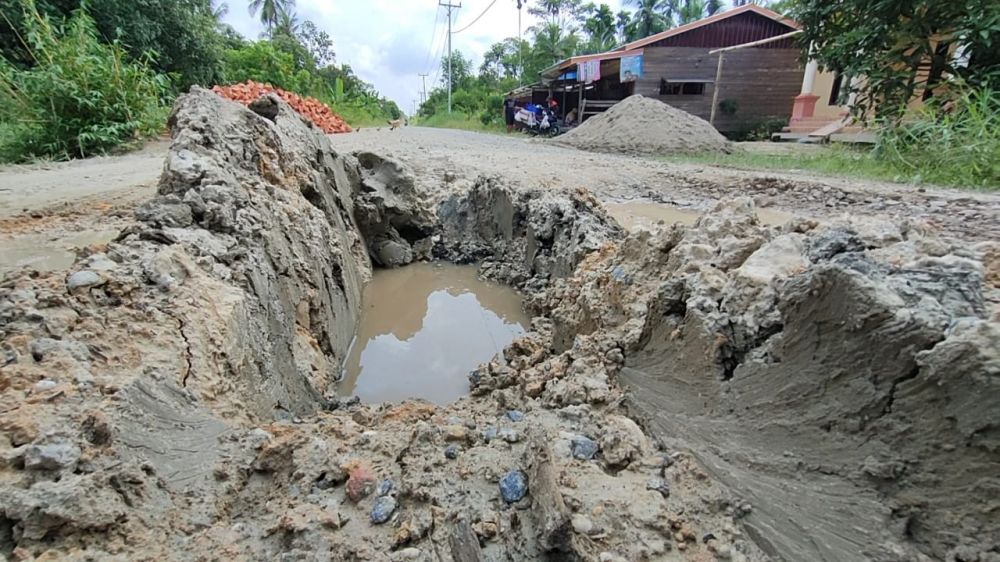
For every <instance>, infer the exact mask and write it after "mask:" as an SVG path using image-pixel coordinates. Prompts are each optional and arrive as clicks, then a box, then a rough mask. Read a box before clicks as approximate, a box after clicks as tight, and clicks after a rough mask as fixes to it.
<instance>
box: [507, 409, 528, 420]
mask: <svg viewBox="0 0 1000 562" xmlns="http://www.w3.org/2000/svg"><path fill="white" fill-rule="evenodd" d="M507 419H509V420H510V421H512V422H519V421H521V420H523V419H524V412H522V411H520V410H508V411H507Z"/></svg>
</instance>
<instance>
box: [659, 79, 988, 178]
mask: <svg viewBox="0 0 1000 562" xmlns="http://www.w3.org/2000/svg"><path fill="white" fill-rule="evenodd" d="M893 123H894V124H893V126H888V127H885V128H884V129H882V132H881V134H880V136H879V141H878V144H877V145H876V146H875V147H874V148H871V147H851V146H846V145H833V146H822V147H819V146H817V147H810V149H809V150H794V149H793V150H790V151H788V152H781V151H779V152H775V153H761V152H758V151H753V150H748V151H736V152H734V153H733V154H722V155H717V154H712V155H696V156H678V157H673V158H671V159H672V160H677V161H694V162H698V163H703V164H713V165H718V166H728V167H738V168H753V169H766V170H805V171H809V172H816V173H820V174H828V175H836V176H847V177H857V178H864V179H875V180H883V181H892V182H901V183H913V184H931V185H943V186H953V187H962V188H973V189H984V190H998V189H1000V98H998V97H997V94H996V92H995V91H994V90H991V89H989V88H970V89H965V90H962V93H961V94H960V95H957V96H956V97H955V98H950V99H941V100H939V101H936V102H934V103H931V104H928V105H927V106H925V107H923V108H921V109H920V110H917V111H915V112H913V113H912V115H910V116H908V117H906V118H904V119H903V120H902V122H896V121H894V122H893Z"/></svg>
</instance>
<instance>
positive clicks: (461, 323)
mask: <svg viewBox="0 0 1000 562" xmlns="http://www.w3.org/2000/svg"><path fill="white" fill-rule="evenodd" d="M476 270H477V268H476V267H475V266H460V265H453V264H441V263H436V264H427V263H418V264H413V265H409V266H407V267H403V268H399V269H389V270H378V271H376V272H375V275H374V277H373V279H372V281H371V283H369V284H368V286H367V287H365V293H364V300H363V302H364V309H363V311H362V315H361V323H360V325H359V327H358V333H357V335H356V336H355V338H354V343H353V344H352V345H351V351H350V353H349V354H348V357H347V363H346V366H345V368H344V378H343V380H342V381H341V382H340V384H339V388H338V392H339V394H340V395H341V396H354V395H357V396H358V397H360V398H361V400H362V401H363V402H367V403H372V402H384V401H399V400H404V399H407V398H424V399H426V400H429V401H431V402H434V403H436V404H448V403H450V402H453V401H455V400H457V399H458V398H460V397H462V396H464V395H466V394H468V392H469V381H468V374H469V372H471V371H472V370H473V369H475V368H476V367H477V366H479V365H480V364H481V363H485V362H487V361H489V360H490V359H491V358H493V356H494V355H496V354H498V353H500V352H501V351H502V350H503V348H504V346H506V345H507V344H508V343H510V342H511V341H513V340H514V338H515V337H517V336H518V335H520V334H522V333H524V330H525V327H526V326H528V324H529V320H530V318H529V317H528V315H527V314H526V313H524V311H522V309H521V302H522V298H521V295H519V294H518V293H517V292H516V291H514V290H513V289H511V288H509V287H505V286H503V285H498V284H496V283H488V282H485V281H482V280H480V279H479V278H478V276H477V275H476Z"/></svg>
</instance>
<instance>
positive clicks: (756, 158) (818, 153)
mask: <svg viewBox="0 0 1000 562" xmlns="http://www.w3.org/2000/svg"><path fill="white" fill-rule="evenodd" d="M662 158H663V159H664V160H666V161H668V162H688V163H693V164H706V165H711V166H720V167H723V168H741V169H751V170H772V171H803V172H814V173H818V174H825V175H831V176H845V177H854V178H859V179H869V180H879V181H891V182H897V183H911V182H913V178H911V177H906V176H905V175H902V174H900V173H899V171H898V170H897V169H896V168H895V167H893V166H892V165H891V164H889V163H887V162H885V161H882V160H879V159H878V158H876V157H875V155H874V152H873V150H872V149H852V148H848V147H840V146H833V147H817V150H812V151H810V152H808V153H798V154H791V153H787V154H771V153H759V152H752V151H748V150H737V151H736V152H733V153H732V154H715V153H707V154H677V155H671V156H665V157H662Z"/></svg>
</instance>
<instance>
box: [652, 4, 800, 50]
mask: <svg viewBox="0 0 1000 562" xmlns="http://www.w3.org/2000/svg"><path fill="white" fill-rule="evenodd" d="M789 31H795V28H794V27H792V26H790V25H786V24H784V23H781V22H777V21H774V20H772V19H770V18H766V17H764V16H762V15H760V14H755V13H753V12H746V13H743V14H739V15H735V16H733V17H731V18H726V19H724V20H720V21H717V22H715V23H711V24H709V25H706V26H704V27H699V28H697V29H692V30H691V31H688V32H685V33H681V34H679V35H674V36H673V37H668V38H666V39H663V40H661V41H657V42H655V43H653V44H651V45H649V47H709V48H713V49H714V48H718V47H732V46H734V45H742V44H744V43H752V42H754V41H760V40H761V39H769V38H771V37H777V36H778V35H784V34H786V33H788V32H789ZM760 48H761V49H794V48H795V39H793V38H791V37H789V38H788V39H781V40H779V41H775V42H773V43H767V44H765V45H761V47H760Z"/></svg>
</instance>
